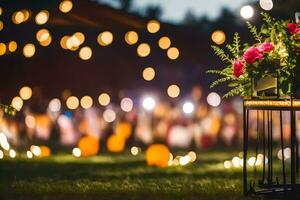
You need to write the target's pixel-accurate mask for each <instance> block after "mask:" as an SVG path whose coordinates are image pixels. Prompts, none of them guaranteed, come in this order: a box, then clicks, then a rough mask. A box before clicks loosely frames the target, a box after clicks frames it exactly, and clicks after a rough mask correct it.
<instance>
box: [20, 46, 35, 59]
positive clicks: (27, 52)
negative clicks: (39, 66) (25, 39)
mask: <svg viewBox="0 0 300 200" xmlns="http://www.w3.org/2000/svg"><path fill="white" fill-rule="evenodd" d="M34 54H35V46H34V44H31V43H28V44H26V45H25V46H24V48H23V55H24V56H25V57H26V58H30V57H32V56H34Z"/></svg>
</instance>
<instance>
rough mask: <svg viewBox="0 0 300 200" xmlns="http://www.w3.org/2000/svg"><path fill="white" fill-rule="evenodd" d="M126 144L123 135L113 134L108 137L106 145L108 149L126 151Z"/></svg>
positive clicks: (116, 151)
mask: <svg viewBox="0 0 300 200" xmlns="http://www.w3.org/2000/svg"><path fill="white" fill-rule="evenodd" d="M125 144H126V140H125V138H124V137H123V136H120V135H117V134H113V135H111V136H110V137H109V138H108V140H107V143H106V146H107V150H108V151H110V152H114V153H118V152H122V151H124V149H125Z"/></svg>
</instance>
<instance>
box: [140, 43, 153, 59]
mask: <svg viewBox="0 0 300 200" xmlns="http://www.w3.org/2000/svg"><path fill="white" fill-rule="evenodd" d="M150 53H151V48H150V45H149V44H147V43H141V44H140V45H139V46H138V47H137V54H138V56H140V57H147V56H148V55H149V54H150Z"/></svg>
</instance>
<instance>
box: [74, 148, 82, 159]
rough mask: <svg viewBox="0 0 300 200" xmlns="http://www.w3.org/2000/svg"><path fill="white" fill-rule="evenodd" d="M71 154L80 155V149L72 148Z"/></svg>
mask: <svg viewBox="0 0 300 200" xmlns="http://www.w3.org/2000/svg"><path fill="white" fill-rule="evenodd" d="M72 154H73V156H75V157H77V158H79V157H80V156H81V150H80V149H79V148H77V147H76V148H74V149H73V150H72Z"/></svg>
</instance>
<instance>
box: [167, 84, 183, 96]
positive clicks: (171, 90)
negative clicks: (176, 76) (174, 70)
mask: <svg viewBox="0 0 300 200" xmlns="http://www.w3.org/2000/svg"><path fill="white" fill-rule="evenodd" d="M167 93H168V95H169V97H171V98H176V97H178V96H179V94H180V88H179V87H178V85H170V86H169V87H168V90H167Z"/></svg>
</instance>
